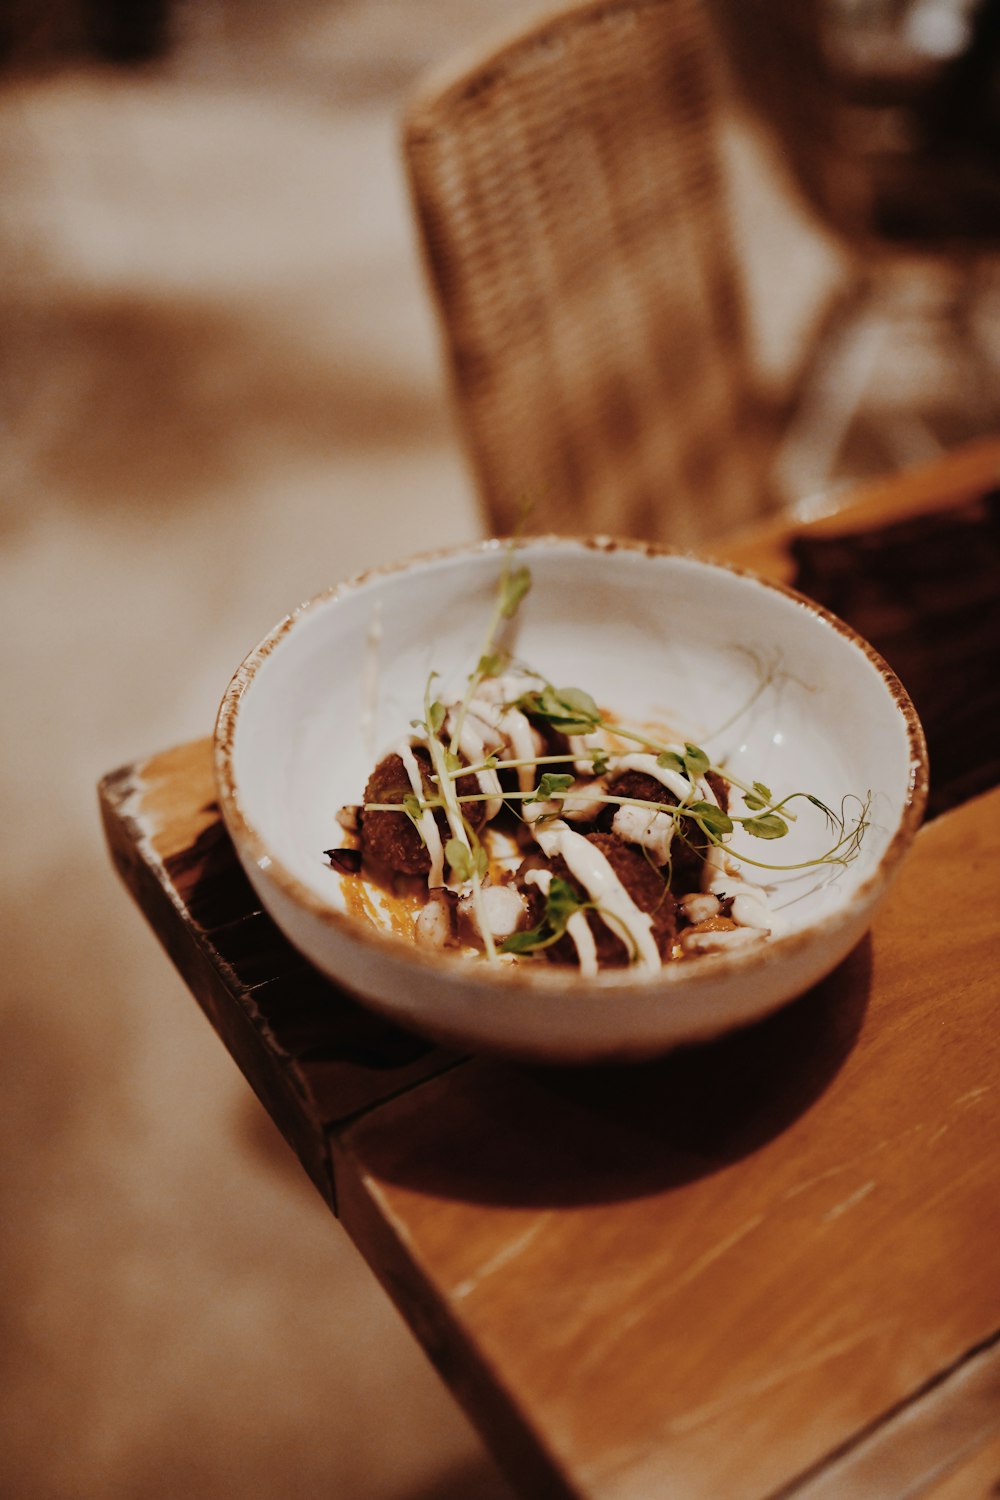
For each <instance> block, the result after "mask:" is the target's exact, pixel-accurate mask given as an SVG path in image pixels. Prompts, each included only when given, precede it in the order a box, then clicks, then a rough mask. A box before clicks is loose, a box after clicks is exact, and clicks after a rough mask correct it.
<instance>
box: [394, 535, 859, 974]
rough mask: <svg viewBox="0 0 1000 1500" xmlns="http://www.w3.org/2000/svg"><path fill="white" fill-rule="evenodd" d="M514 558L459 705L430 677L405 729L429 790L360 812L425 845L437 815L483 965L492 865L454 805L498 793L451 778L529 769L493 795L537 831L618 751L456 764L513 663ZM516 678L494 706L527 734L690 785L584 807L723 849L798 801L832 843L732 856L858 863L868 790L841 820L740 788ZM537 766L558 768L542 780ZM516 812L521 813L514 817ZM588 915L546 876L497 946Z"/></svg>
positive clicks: (575, 698) (609, 793) (685, 752)
mask: <svg viewBox="0 0 1000 1500" xmlns="http://www.w3.org/2000/svg"><path fill="white" fill-rule="evenodd" d="M513 555H514V544H513V543H512V544H511V546H510V548H508V551H507V553H506V555H505V558H504V563H503V570H502V572H501V576H500V580H499V584H498V588H497V594H496V598H495V601H494V606H493V610H492V613H491V616H490V619H489V622H488V626H487V630H486V634H485V637H484V640H483V643H482V648H481V650H480V653H479V656H478V658H477V662H476V666H475V668H474V670H473V671H472V672H470V673H469V676H468V678H467V682H466V688H465V693H464V695H463V697H462V699H461V701H460V702H459V703H458V704H457V705H446V704H445V703H444V702H443V701H442V700H441V699H440V698H439V697H437V696H435V692H434V684H435V682H436V680H437V674H436V673H434V672H432V673H431V674H430V676H429V677H428V679H427V683H426V687H425V691H424V716H423V718H422V719H414V720H412V721H411V725H412V728H413V729H414V730H415V731H416V733H417V735H418V736H419V738H420V739H421V740H423V742H424V743H425V744H426V748H427V752H428V754H429V756H430V760H431V768H430V773H429V782H430V784H431V785H432V786H433V788H434V790H433V791H431V792H429V793H428V794H427V795H425V796H418V795H417V794H416V793H415V792H413V791H410V790H406V791H405V792H404V791H401V792H400V795H399V796H398V797H393V800H388V801H386V802H381V803H367V804H365V807H366V810H369V811H384V812H390V811H391V812H402V813H403V814H404V815H405V816H406V817H407V818H408V819H409V821H410V822H411V823H412V825H413V826H414V828H416V830H417V832H418V834H419V836H420V839H421V842H422V843H424V844H426V837H425V829H426V824H425V822H424V820H425V818H426V815H427V813H428V812H430V813H431V814H432V816H439V815H440V814H441V813H442V812H443V814H444V819H445V821H446V823H447V827H448V832H449V835H450V836H449V837H448V838H447V841H446V843H445V846H444V858H445V860H446V861H447V864H448V868H449V871H450V877H451V881H452V883H454V884H458V885H469V886H471V890H472V898H473V902H474V906H475V910H476V916H477V923H478V925H479V928H480V931H481V933H482V934H483V942H484V947H485V950H486V955H487V957H488V958H491V959H493V958H495V957H496V955H497V946H496V944H495V942H494V939H493V937H492V935H491V933H490V929H489V924H488V922H487V921H486V920H485V913H484V910H483V897H482V883H483V881H484V880H486V879H487V877H488V871H489V858H488V855H487V851H486V849H485V848H484V847H483V845H482V843H481V841H480V839H479V836H478V835H477V833H476V832H475V829H474V828H473V826H472V824H471V823H470V821H469V819H468V818H467V817H466V815H465V812H464V810H463V809H465V808H466V806H467V804H470V803H476V802H484V801H491V800H493V798H494V797H495V796H496V793H495V792H487V791H482V790H479V791H474V792H472V791H469V792H466V791H462V792H460V791H459V782H460V779H461V778H466V777H471V776H475V775H476V774H478V773H484V772H493V771H496V770H497V769H506V770H515V769H519V768H521V767H524V766H530V767H532V768H533V769H534V770H535V772H536V775H537V782H536V785H535V786H534V787H533V788H531V789H530V790H524V789H523V785H522V788H521V789H519V790H517V791H513V790H504V791H503V794H502V796H503V801H504V803H505V804H506V805H507V806H508V807H509V808H510V809H511V810H512V811H513V812H515V813H517V808H518V804H521V805H522V806H524V807H527V806H530V805H532V804H535V808H534V813H533V820H534V821H535V822H536V823H537V821H538V815H539V813H540V812H543V813H544V816H545V818H549V817H551V816H557V815H558V814H555V815H553V814H550V813H549V812H548V811H547V810H543V809H540V808H539V807H538V806H537V805H538V804H540V803H555V804H557V805H558V804H560V803H562V802H564V801H565V799H566V798H567V797H568V796H570V795H571V794H572V792H573V790H574V788H577V789H579V788H578V783H577V776H576V774H575V768H577V767H582V766H584V765H586V766H587V769H588V771H589V772H590V774H591V776H592V777H593V778H595V779H596V778H605V777H606V776H607V775H608V773H609V772H613V769H614V755H615V752H614V751H613V750H611V749H609V748H608V747H607V746H606V745H599V746H592V745H588V746H586V747H585V748H578V749H571V750H567V751H564V752H563V753H562V754H550V755H539V756H535V757H531V758H521V759H514V758H512V759H509V760H506V759H503V760H501V759H500V758H499V757H498V756H497V755H496V754H486V755H483V756H482V758H481V759H479V760H478V761H476V762H475V763H474V764H471V765H470V764H463V762H462V759H461V751H460V748H459V747H460V743H461V740H462V731H463V726H464V723H465V719H466V716H467V714H468V710H469V705H470V704H471V703H472V701H473V699H474V697H475V694H476V691H477V689H478V688H479V686H480V685H481V683H483V682H484V681H486V680H487V679H490V678H497V677H501V676H503V674H504V673H505V672H507V670H508V669H509V668H510V667H511V656H510V654H509V652H508V651H507V650H506V649H504V648H503V647H502V646H500V645H498V643H497V638H498V635H499V633H500V631H501V629H502V627H503V625H504V623H505V622H507V621H510V620H512V619H513V618H514V616H515V615H516V613H517V611H518V609H519V607H520V605H521V602H522V601H523V599H524V598H525V596H526V595H527V593H528V592H529V590H530V588H531V582H532V580H531V573H530V571H529V569H528V568H527V567H525V566H519V567H514V566H513ZM518 670H519V674H520V675H521V676H522V679H524V680H527V681H529V682H530V681H533V682H535V683H537V684H538V686H535V687H531V688H530V689H529V690H528V691H525V692H521V693H520V695H519V696H518V697H516V698H515V699H514V700H513V701H512V702H510V703H507V704H505V705H503V706H504V708H505V709H510V708H516V709H518V710H519V711H520V712H521V713H523V714H524V715H526V716H527V718H528V719H529V721H531V722H532V723H533V724H535V726H536V727H542V728H548V729H550V730H553V731H555V732H556V733H557V734H561V735H565V736H567V737H578V736H585V735H593V734H595V733H598V732H604V734H606V735H611V736H614V739H615V741H618V742H621V741H626V742H631V743H633V744H636V745H639V746H641V747H642V748H643V750H644V751H646V752H649V753H651V754H652V756H654V757H655V761H656V765H657V767H658V768H659V769H661V770H664V771H670V772H673V773H675V774H676V775H678V776H680V777H682V778H684V780H685V781H686V782H687V783H688V790H687V791H686V793H685V794H684V795H678V796H677V799H676V802H674V803H663V802H660V801H650V800H646V799H644V798H641V797H626V796H620V795H617V794H616V792H615V782H614V780H611V781H610V783H608V782H604V781H601V780H596V781H592V782H590V783H589V784H588V785H587V792H586V795H587V800H588V801H593V802H596V803H598V804H600V805H609V806H613V807H637V808H642V809H645V810H647V811H648V812H649V813H650V815H651V817H654V818H655V817H657V816H664V817H668V818H670V819H671V820H672V821H673V825H674V830H673V831H674V833H675V834H677V835H679V836H680V838H681V839H682V840H683V841H684V842H685V843H691V842H692V841H693V840H694V839H695V838H696V837H698V836H699V835H700V838H701V840H702V841H703V843H702V847H704V842H707V843H708V844H712V845H721V844H723V843H724V842H725V841H727V840H728V839H729V838H730V837H731V835H732V834H733V833H734V832H735V831H736V830H737V829H741V830H742V831H743V832H744V833H746V834H748V835H749V836H750V837H751V838H754V839H759V840H761V841H764V842H769V841H774V840H778V839H782V838H784V837H785V836H786V835H787V834H788V831H789V823H790V822H793V821H794V820H795V818H796V812H795V811H794V810H793V809H792V806H791V805H792V804H794V803H795V802H796V801H798V800H803V801H806V802H808V803H810V804H811V805H812V806H813V807H815V808H817V809H818V810H819V811H820V812H822V813H823V815H824V818H825V819H826V822H827V824H828V826H829V829H830V833H831V837H832V843H831V844H830V847H829V848H827V849H826V850H825V851H824V852H823V853H822V854H820V855H819V856H817V857H814V858H812V859H808V860H801V861H798V862H796V863H791V864H775V863H769V862H766V861H763V860H758V859H755V858H753V857H752V856H750V855H747V854H746V853H744V852H742V850H741V851H739V852H737V851H735V850H731V851H730V852H731V853H732V854H733V855H734V857H735V858H736V859H738V860H739V861H741V862H745V863H747V864H749V865H753V866H756V867H757V868H760V869H764V870H776V871H787V870H799V869H805V868H808V867H812V866H817V865H825V864H831V865H847V864H849V863H850V862H851V860H853V859H854V858H855V857H856V856H857V854H858V851H859V848H860V845H861V840H862V838H863V837H864V833H865V830H866V829H867V828H868V826H869V823H870V810H871V801H872V798H871V793H868V794H867V796H866V797H865V798H864V799H862V798H845V799H844V801H843V803H842V804H841V810H840V812H839V813H835V812H834V811H832V810H831V808H829V807H828V806H827V805H826V803H824V802H823V801H821V799H820V798H819V797H817V796H815V795H814V794H813V793H811V792H805V791H795V792H792V793H789V794H787V795H786V796H784V797H782V798H780V799H776V798H775V795H774V793H773V792H772V791H771V788H770V787H768V786H767V785H766V784H765V783H764V782H762V781H753V782H750V783H749V784H748V783H746V782H743V781H741V780H740V778H739V777H738V776H736V775H735V774H734V773H733V772H732V771H731V770H730V769H728V768H727V767H725V766H724V765H716V764H714V763H713V761H712V758H711V756H710V755H709V754H708V753H707V752H706V751H705V750H704V749H703V748H702V747H701V746H700V745H696V744H694V743H692V742H690V741H686V742H685V743H683V744H666V743H664V742H663V741H662V740H660V739H657V738H656V737H655V735H654V734H653V733H652V732H650V731H649V730H647V729H645V728H637V727H635V726H634V725H631V724H626V723H620V722H618V721H617V720H616V719H614V718H612V717H611V716H609V715H607V714H605V713H604V712H603V711H602V710H601V709H600V708H599V707H598V705H597V703H596V701H595V700H594V698H593V697H592V696H591V694H590V693H588V692H586V691H585V690H584V689H582V688H578V687H557V686H555V685H554V684H553V683H551V682H548V681H547V680H546V679H545V678H544V677H542V676H540V675H539V674H536V673H534V672H532V671H530V670H528V669H525V668H523V667H519V669H518ZM446 731H447V733H446ZM507 748H508V749H509V748H510V747H509V746H508V747H507ZM542 766H555V767H559V768H560V769H557V770H553V771H544V772H539V768H540V767H542ZM713 775H714V776H719V777H721V778H722V779H723V780H725V781H726V782H727V783H728V784H729V786H730V787H731V788H732V789H734V790H736V791H738V792H739V793H740V794H741V795H742V799H743V805H744V808H745V811H744V812H743V813H738V812H735V811H728V812H727V811H723V809H722V808H721V807H720V806H719V804H718V803H717V802H716V801H714V800H709V793H708V784H709V778H711V777H712V776H713ZM851 804H855V805H856V810H855V811H854V812H853V816H852V817H851V818H849V815H848V807H849V805H851ZM518 816H521V814H520V813H518ZM670 869H671V864H670V859H669V856H668V863H667V868H666V871H665V874H666V876H667V878H668V879H669V875H670ZM592 909H593V910H597V907H596V905H595V903H594V902H593V901H590V900H588V899H585V898H584V897H581V896H580V895H579V893H578V892H577V890H576V889H575V888H574V887H573V886H572V885H571V884H569V882H568V881H566V880H563V879H560V878H559V877H553V878H552V880H551V881H550V883H549V886H548V890H547V893H546V902H545V913H544V916H543V917H542V919H541V921H540V922H539V923H538V924H537V926H535V927H534V928H532V929H531V930H530V931H528V932H523V931H522V932H515V933H513V934H512V935H510V936H509V937H508V938H506V939H505V940H504V942H503V943H502V944H501V945H500V947H499V952H501V953H505V954H523V953H533V952H538V951H540V950H542V949H544V948H547V947H550V946H552V945H553V944H554V943H556V942H558V941H559V939H560V938H561V937H562V936H563V934H564V933H565V931H566V927H567V923H568V922H569V921H570V920H571V919H572V917H573V915H574V914H575V913H576V912H579V911H587V910H592ZM609 920H610V919H609Z"/></svg>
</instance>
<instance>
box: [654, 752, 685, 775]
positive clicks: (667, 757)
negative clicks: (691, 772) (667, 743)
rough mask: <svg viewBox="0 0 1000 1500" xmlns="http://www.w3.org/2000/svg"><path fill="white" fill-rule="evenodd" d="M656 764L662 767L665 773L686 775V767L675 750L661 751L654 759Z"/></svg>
mask: <svg viewBox="0 0 1000 1500" xmlns="http://www.w3.org/2000/svg"><path fill="white" fill-rule="evenodd" d="M656 764H657V765H658V766H662V767H663V769H664V770H665V771H676V772H677V773H678V775H680V776H686V775H687V766H686V765H685V764H684V761H683V759H682V757H681V756H679V755H678V754H677V752H676V750H661V751H660V753H659V755H658V756H657V757H656Z"/></svg>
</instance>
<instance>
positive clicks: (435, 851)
mask: <svg viewBox="0 0 1000 1500" xmlns="http://www.w3.org/2000/svg"><path fill="white" fill-rule="evenodd" d="M395 750H396V754H397V755H398V756H399V758H400V760H401V761H402V762H403V769H404V771H405V772H406V775H407V778H408V779H409V783H410V786H411V787H412V789H413V795H414V796H415V797H419V799H420V800H421V802H422V801H423V799H424V784H423V781H422V779H421V776H420V766H419V764H418V762H417V757H416V756H415V755H414V753H413V746H412V745H411V744H410V741H409V740H407V739H402V740H400V741H399V743H398V745H396V747H395ZM420 832H421V834H422V836H423V840H424V843H425V844H426V845H427V853H428V854H429V855H430V857H431V868H430V874H429V875H428V876H427V885H428V887H429V888H430V889H431V890H433V889H434V888H435V887H437V886H442V885H444V848H443V846H442V843H441V833H440V830H439V828H438V826H437V823H436V821H435V818H434V814H433V813H432V812H431V810H430V808H429V807H425V808H424V810H423V812H422V813H421V814H420Z"/></svg>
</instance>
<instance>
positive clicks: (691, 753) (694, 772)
mask: <svg viewBox="0 0 1000 1500" xmlns="http://www.w3.org/2000/svg"><path fill="white" fill-rule="evenodd" d="M711 765H712V762H711V761H710V760H709V758H708V756H707V755H706V754H705V752H704V750H702V749H701V747H700V746H698V745H685V746H684V769H685V771H686V772H687V774H688V777H689V778H690V780H691V781H697V779H698V777H699V776H704V775H705V772H706V771H708V770H709V769H710V768H711Z"/></svg>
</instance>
